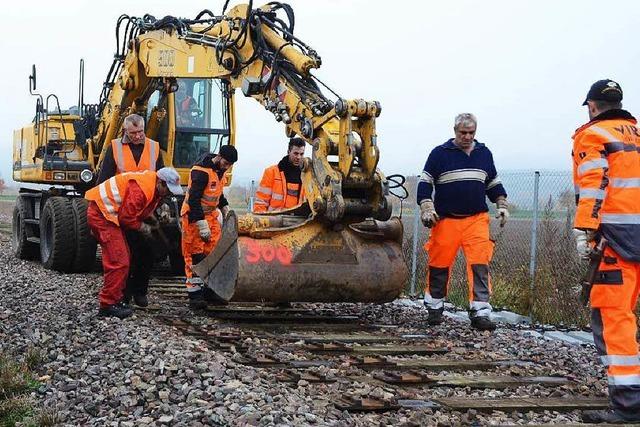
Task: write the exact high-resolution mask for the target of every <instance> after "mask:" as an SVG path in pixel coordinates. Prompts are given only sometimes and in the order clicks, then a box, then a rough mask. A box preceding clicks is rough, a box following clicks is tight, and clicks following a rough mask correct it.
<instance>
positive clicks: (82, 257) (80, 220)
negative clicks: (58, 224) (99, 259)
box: [71, 197, 97, 273]
mask: <svg viewBox="0 0 640 427" xmlns="http://www.w3.org/2000/svg"><path fill="white" fill-rule="evenodd" d="M88 206H89V203H88V202H87V200H85V199H83V198H80V197H76V198H73V199H71V209H72V210H73V226H74V232H75V241H76V248H75V253H74V256H73V260H72V261H71V271H73V272H76V273H85V272H87V271H91V270H92V269H93V266H94V265H95V262H96V247H97V243H96V239H94V238H93V235H92V234H91V229H90V228H89V224H88V223H87V207H88Z"/></svg>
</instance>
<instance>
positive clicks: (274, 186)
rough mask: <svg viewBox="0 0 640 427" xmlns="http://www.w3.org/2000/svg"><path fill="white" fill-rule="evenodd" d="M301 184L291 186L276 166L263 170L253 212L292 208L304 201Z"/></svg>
mask: <svg viewBox="0 0 640 427" xmlns="http://www.w3.org/2000/svg"><path fill="white" fill-rule="evenodd" d="M304 198H305V193H304V188H302V184H291V183H288V182H287V180H286V179H285V175H284V172H282V171H280V168H279V167H278V165H273V166H269V167H268V168H267V169H265V170H264V173H263V174H262V179H261V180H260V186H259V187H258V190H257V191H256V198H255V201H254V205H253V211H254V212H267V211H269V212H270V211H275V210H279V209H289V208H293V207H295V206H297V205H299V204H301V203H302V202H303V201H304Z"/></svg>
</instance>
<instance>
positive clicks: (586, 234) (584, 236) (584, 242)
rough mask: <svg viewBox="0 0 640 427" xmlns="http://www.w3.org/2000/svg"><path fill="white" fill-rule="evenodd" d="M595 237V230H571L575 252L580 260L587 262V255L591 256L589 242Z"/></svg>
mask: <svg viewBox="0 0 640 427" xmlns="http://www.w3.org/2000/svg"><path fill="white" fill-rule="evenodd" d="M595 236H596V232H595V230H580V229H579V228H574V229H573V237H575V239H576V250H577V251H578V256H579V257H580V259H581V260H583V261H588V260H589V255H590V254H591V245H590V244H589V242H591V241H593V240H594V239H595Z"/></svg>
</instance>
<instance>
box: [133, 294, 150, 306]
mask: <svg viewBox="0 0 640 427" xmlns="http://www.w3.org/2000/svg"><path fill="white" fill-rule="evenodd" d="M133 302H134V303H135V304H136V305H137V306H138V307H147V306H148V305H149V298H148V297H147V296H146V295H134V296H133Z"/></svg>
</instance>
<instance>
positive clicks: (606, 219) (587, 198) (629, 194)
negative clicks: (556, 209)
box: [573, 110, 640, 262]
mask: <svg viewBox="0 0 640 427" xmlns="http://www.w3.org/2000/svg"><path fill="white" fill-rule="evenodd" d="M573 139H574V143H573V179H574V185H575V190H576V200H577V201H578V207H577V211H576V218H575V223H574V225H575V227H576V228H582V229H593V230H600V232H601V233H602V235H603V236H604V237H605V238H606V239H607V240H608V241H609V245H610V246H611V247H612V249H613V250H615V251H616V252H617V253H618V254H619V255H620V256H621V257H622V258H624V259H626V260H629V261H634V262H640V129H638V128H637V127H636V120H635V119H634V118H633V117H632V116H631V115H630V114H629V113H627V112H626V111H624V110H611V111H608V112H605V113H603V114H602V115H600V116H598V117H596V120H593V121H591V122H589V123H587V124H585V125H584V126H582V127H581V128H579V129H578V130H577V131H576V133H575V134H574V135H573Z"/></svg>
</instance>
